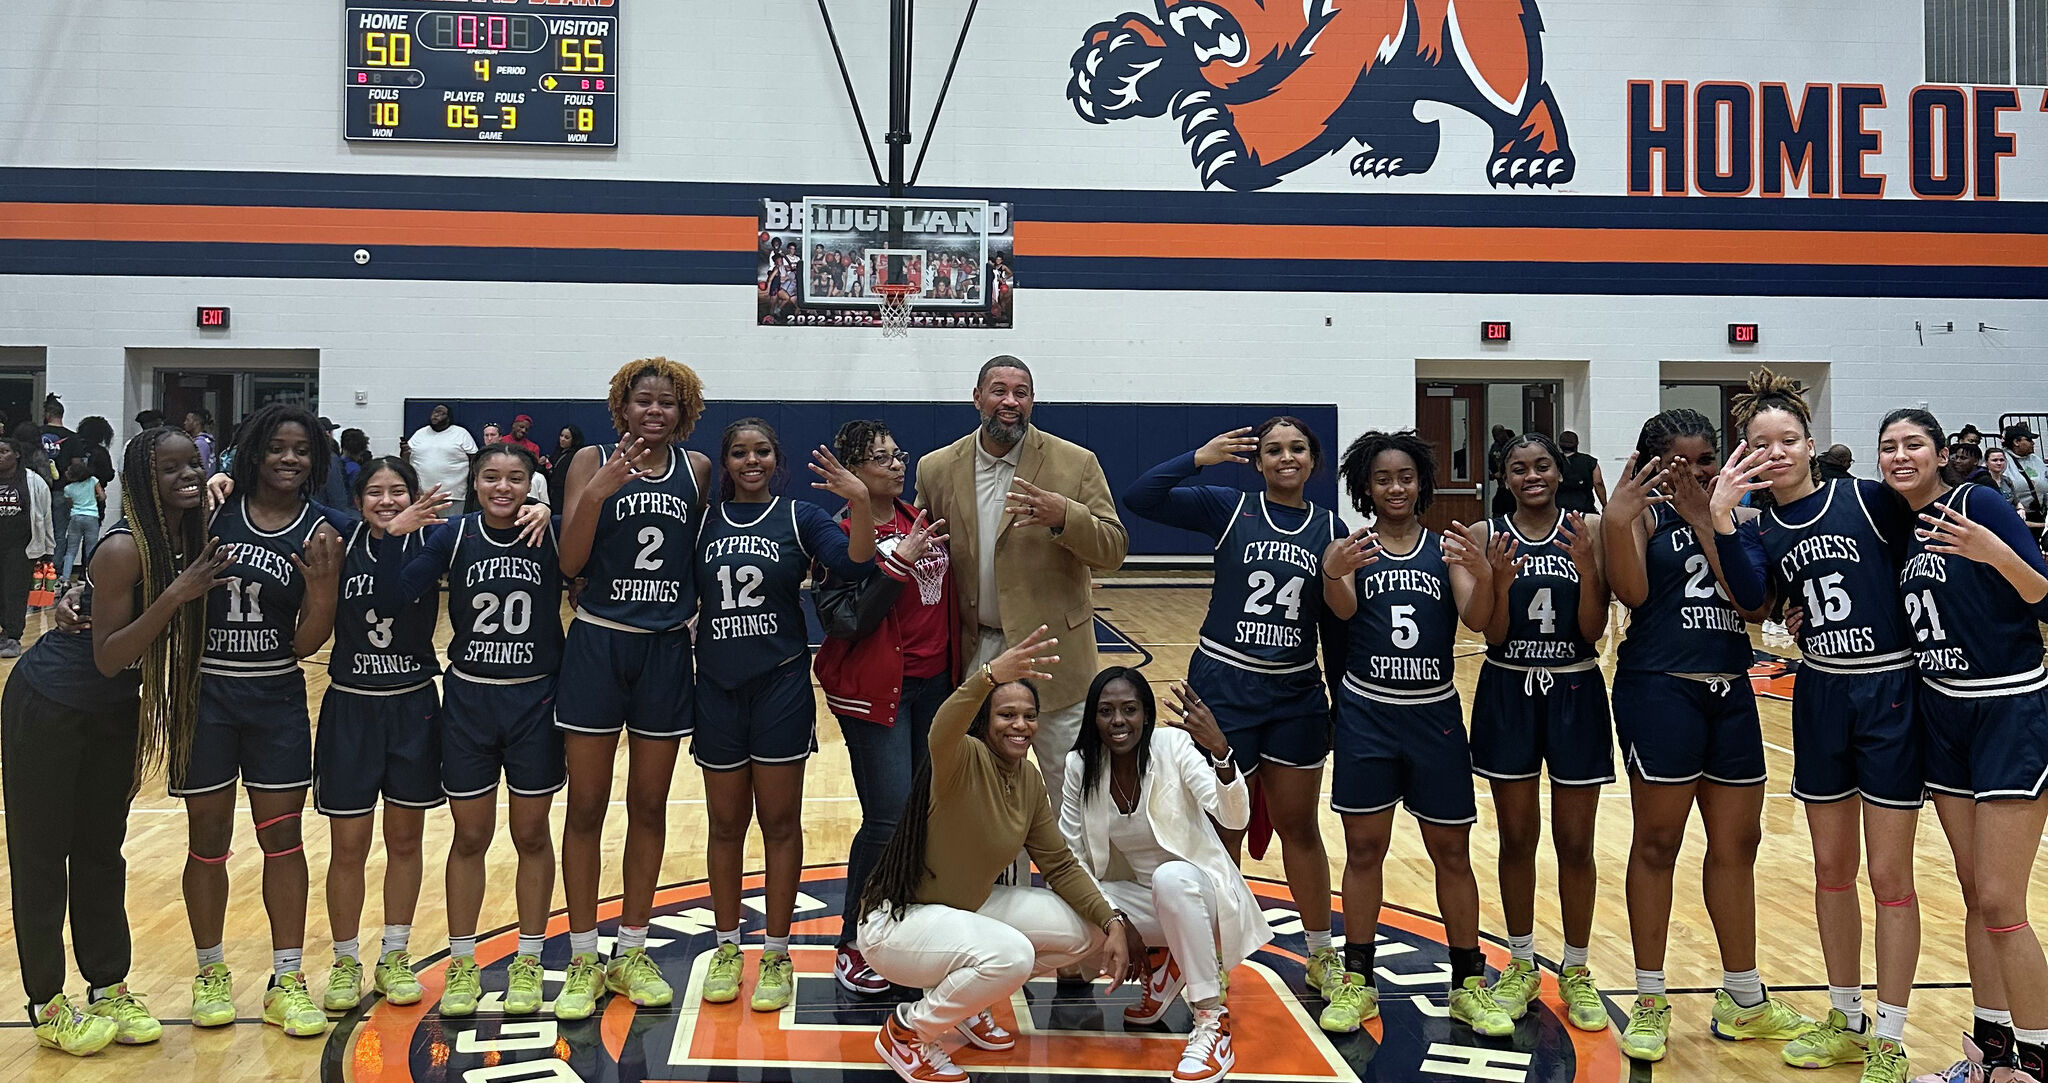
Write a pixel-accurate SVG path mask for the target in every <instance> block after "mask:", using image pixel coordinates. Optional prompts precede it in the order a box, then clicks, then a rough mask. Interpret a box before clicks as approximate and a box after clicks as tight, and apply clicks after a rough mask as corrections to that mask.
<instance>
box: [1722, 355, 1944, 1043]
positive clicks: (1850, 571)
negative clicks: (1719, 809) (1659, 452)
mask: <svg viewBox="0 0 2048 1083" xmlns="http://www.w3.org/2000/svg"><path fill="white" fill-rule="evenodd" d="M1812 419H1813V415H1812V413H1811V411H1810V410H1809V409H1808V407H1807V403H1806V398H1805V396H1804V394H1803V393H1802V390H1801V388H1800V387H1799V385H1798V384H1797V383H1796V382H1794V381H1792V380H1790V379H1787V378H1785V377H1782V376H1779V375H1777V374H1775V373H1773V372H1771V371H1770V370H1769V369H1763V370H1760V371H1758V372H1757V373H1755V374H1754V375H1752V376H1751V377H1750V379H1749V387H1748V390H1747V392H1746V393H1744V394H1743V395H1742V396H1740V397H1738V398H1737V399H1736V401H1735V423H1736V424H1738V425H1740V426H1742V429H1743V432H1744V434H1745V437H1746V439H1745V442H1744V444H1743V445H1742V446H1741V447H1738V448H1737V451H1738V455H1737V456H1736V457H1735V458H1736V461H1735V462H1732V463H1730V464H1729V465H1728V466H1727V467H1726V468H1725V469H1724V470H1722V472H1721V476H1720V478H1719V479H1718V481H1717V482H1716V483H1715V486H1714V494H1713V507H1712V516H1713V523H1714V531H1715V538H1714V545H1715V548H1716V549H1717V550H1718V551H1719V555H1720V558H1721V568H1722V571H1723V572H1724V573H1725V575H1726V583H1727V586H1728V589H1729V593H1730V595H1731V596H1732V597H1733V598H1734V600H1735V604H1736V606H1737V607H1738V608H1741V609H1743V610H1745V611H1746V612H1748V613H1751V614H1760V613H1764V612H1768V611H1769V609H1770V606H1771V601H1772V598H1773V597H1774V596H1775V597H1777V598H1785V599H1788V600H1789V601H1790V603H1791V604H1792V605H1793V606H1794V607H1795V608H1796V610H1797V612H1798V613H1799V614H1800V616H1801V618H1802V619H1801V622H1800V628H1799V648H1800V651H1801V653H1802V654H1803V655H1804V656H1805V664H1804V666H1803V667H1802V668H1801V669H1800V671H1799V680H1798V682H1797V683H1796V684H1795V685H1794V686H1793V690H1792V753H1793V761H1792V794H1793V796H1795V797H1797V798H1799V800H1800V802H1801V803H1802V804H1803V805H1804V807H1805V810H1806V826H1807V830H1808V832H1809V833H1810V834H1811V836H1812V842H1813V866H1814V870H1813V871H1814V893H1813V909H1814V923H1815V925H1816V927H1817V929H1818V932H1819V934H1820V946H1821V956H1822V958H1823V960H1824V961H1825V962H1826V965H1827V978H1828V1000H1829V1011H1828V1014H1827V1017H1826V1018H1825V1019H1824V1020H1822V1021H1820V1022H1818V1023H1814V1024H1812V1025H1810V1026H1808V1027H1806V1028H1805V1029H1804V1031H1803V1032H1802V1033H1800V1034H1798V1035H1797V1036H1795V1037H1794V1038H1793V1039H1792V1041H1791V1042H1789V1043H1787V1044H1786V1046H1785V1048H1784V1051H1783V1057H1784V1059H1785V1061H1786V1063H1788V1064H1791V1065H1793V1066H1795V1067H1800V1068H1825V1067H1828V1066H1830V1065H1835V1064H1844V1063H1849V1064H1854V1063H1858V1062H1861V1063H1862V1065H1863V1073H1864V1078H1866V1079H1871V1080H1886V1081H1890V1080H1895V1079H1901V1078H1903V1077H1904V1073H1905V1070H1906V1060H1905V1047H1904V1044H1903V1040H1904V1037H1905V1026H1906V1005H1907V997H1908V996H1909V995H1910V994H1911V992H1912V988H1913V974H1914V969H1915V967H1916V966H1917V965H1918V961H1919V958H1920V907H1919V903H1918V901H1917V895H1916V893H1915V891H1914V885H1913V864H1914V860H1913V843H1914V837H1915V835H1916V834H1917V833H1918V820H1919V809H1920V805H1921V803H1922V801H1923V794H1924V793H1925V787H1926V782H1927V772H1926V769H1925V767H1924V766H1923V753H1922V741H1923V738H1922V734H1921V728H1920V725H1919V724H1918V723H1917V722H1916V721H1915V718H1914V699H1915V697H1916V695H1925V694H1927V693H1926V692H1925V690H1924V689H1918V688H1916V684H1917V681H1916V679H1915V676H1914V672H1913V633H1912V630H1911V626H1910V625H1909V624H1908V623H1907V621H1906V613H1905V610H1904V607H1903V606H1902V605H1901V604H1900V600H1899V586H1898V574H1899V568H1900V566H1901V561H1902V560H1903V557H1904V549H1905V546H1906V543H1907V540H1908V536H1909V535H1910V534H1911V533H1912V529H1913V527H1912V522H1911V517H1910V512H1909V510H1908V509H1907V507H1906V505H1905V504H1904V502H1903V501H1901V500H1900V499H1899V498H1898V497H1897V495H1896V494H1894V493H1892V492H1890V491H1888V490H1887V489H1885V488H1884V487H1883V486H1881V485H1879V484H1878V483H1876V482H1872V481H1861V480H1857V479H1853V478H1843V479H1838V480H1835V481H1830V482H1826V483H1822V482H1820V481H1819V480H1818V472H1817V470H1816V464H1815V463H1814V454H1813V446H1814V444H1813V431H1812ZM1747 448H1754V449H1755V450H1753V451H1745V449H1747ZM1750 489H1754V490H1757V492H1758V496H1759V497H1768V501H1767V503H1768V506H1767V507H1765V508H1764V509H1763V511H1762V512H1761V513H1760V514H1759V515H1757V516H1756V517H1754V518H1752V519H1749V520H1747V521H1744V522H1741V523H1738V522H1737V521H1736V519H1735V509H1736V506H1737V503H1738V502H1739V501H1740V500H1741V499H1742V494H1743V492H1744V491H1745V490H1750ZM1765 490H1768V492H1766V491H1765ZM1866 849H1867V851H1868V853H1869V871H1870V888H1871V893H1872V895H1873V896H1875V898H1876V901H1877V1000H1878V1003H1877V1011H1876V1015H1877V1019H1876V1025H1875V1026H1874V1027H1873V1026H1871V1025H1870V1023H1869V1021H1868V1020H1867V1018H1866V1016H1865V1012H1864V1009H1863V972H1862V958H1863V947H1862V940H1863V920H1862V913H1861V907H1860V905H1859V901H1858V899H1857V894H1856V876H1857V872H1858V871H1859V867H1860V866H1861V865H1862V864H1863V854H1864V852H1865V851H1866ZM1717 1006H1718V1005H1717ZM1717 1025H1718V1024H1717Z"/></svg>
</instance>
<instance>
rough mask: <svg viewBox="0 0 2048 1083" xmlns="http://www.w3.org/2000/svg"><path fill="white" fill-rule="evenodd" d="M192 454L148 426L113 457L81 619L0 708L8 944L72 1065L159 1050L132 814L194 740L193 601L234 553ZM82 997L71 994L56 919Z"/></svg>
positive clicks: (43, 1034)
mask: <svg viewBox="0 0 2048 1083" xmlns="http://www.w3.org/2000/svg"><path fill="white" fill-rule="evenodd" d="M202 478H203V471H202V468H201V466H200V461H199V449H198V448H197V447H196V446H194V445H193V443H192V441H191V440H190V439H188V438H186V437H185V436H184V435H183V434H181V433H179V432H178V431H177V430H175V429H168V428H161V427H159V428H153V429H150V430H149V431H147V432H144V433H143V434H142V435H140V436H137V437H136V438H135V439H134V440H132V441H130V442H129V444H128V447H127V449H126V451H125V452H124V453H123V455H122V473H121V496H122V513H123V514H122V518H121V519H120V520H119V521H117V522H115V523H114V524H113V525H112V526H111V527H109V528H108V530H107V533H106V536H105V538H104V539H103V540H102V541H101V542H100V544H99V546H98V547H97V548H96V549H95V550H94V551H93V553H92V554H91V563H90V566H89V569H88V571H87V574H86V576H85V588H84V592H83V596H82V597H81V598H80V600H79V602H78V615H79V617H80V619H82V620H84V621H87V622H89V624H90V632H89V633H87V632H76V633H73V632H69V631H67V630H64V629H62V628H59V629H58V630H57V631H53V632H50V633H48V634H46V635H44V636H43V637H42V638H40V639H38V640H37V641H36V642H35V644H34V645H33V646H31V647H30V648H29V649H28V652H27V653H25V654H23V655H22V656H21V660H20V661H19V662H16V663H15V664H14V672H13V673H12V674H11V675H10V676H9V677H8V680H7V691H6V694H5V696H4V697H0V746H4V751H0V768H4V771H0V773H4V782H5V787H6V804H7V813H8V823H9V828H10V830H9V831H8V833H7V856H8V875H9V880H10V883H11V884H12V885H13V891H14V899H13V902H14V944H15V950H16V951H17V952H18V953H19V956H20V960H21V977H22V985H23V987H24V988H25V989H26V991H27V993H28V1009H29V1018H30V1022H31V1023H32V1025H33V1026H34V1027H35V1035H36V1041H37V1044H39V1045H42V1046H45V1047H47V1048H52V1049H58V1050H61V1051H63V1052H65V1053H70V1054H73V1055H75V1056H84V1055H87V1054H90V1053H95V1052H98V1051H99V1050H101V1049H103V1048H105V1047H106V1046H107V1045H108V1044H109V1043H112V1042H120V1043H122V1044H125V1045H134V1044H139V1043H144V1042H153V1041H155V1040H157V1038H158V1036H159V1035H161V1034H162V1032H163V1028H162V1026H161V1025H160V1024H159V1023H158V1022H157V1021H156V1019H155V1018H154V1017H153V1016H151V1015H150V1013H149V1011H148V1009H147V1008H145V1007H143V1005H142V1002H141V1000H140V999H138V998H137V997H135V996H134V995H133V994H132V993H130V992H129V990H128V984H127V980H128V970H129V965H130V962H131V957H132V956H131V952H132V948H131V942H130V938H129V932H128V910H127V906H126V905H125V899H126V895H127V863H126V862H125V861H124V860H123V858H122V856H121V843H122V838H123V836H124V835H125V834H126V832H127V827H128V805H129V802H130V801H131V800H132V799H133V798H134V796H135V793H136V789H137V787H138V785H139V783H140V780H141V778H142V777H143V776H144V775H145V774H147V773H148V772H150V771H151V770H154V769H156V768H159V767H161V766H163V764H164V762H165V761H166V759H168V758H169V757H170V755H171V754H172V752H173V750H174V749H181V748H182V747H183V745H184V742H185V741H186V740H187V739H189V737H190V733H191V723H192V718H193V714H194V712H195V710H196V709H197V703H198V687H199V665H198V662H199V645H200V637H201V635H202V633H203V630H204V627H203V625H204V620H205V607H204V605H203V604H202V599H204V598H205V597H206V593H207V591H208V590H210V589H212V588H213V587H214V586H215V585H216V584H218V583H219V582H221V580H220V579H219V578H218V577H219V575H220V573H221V571H222V569H223V568H225V567H226V565H227V563H228V556H229V554H228V553H226V552H225V551H223V550H222V549H221V547H220V546H219V544H218V543H216V542H209V541H205V540H204V535H203V533H202V531H203V530H204V524H203V520H202V516H201V511H200V508H201V505H202V503H203V502H204V500H205V493H204V490H203V489H202V488H201V484H200V483H201V481H202ZM67 904H68V905H69V907H70V913H71V918H72V922H71V943H72V947H73V951H74V953H75V954H76V956H77V958H78V968H79V970H80V971H81V972H82V974H83V976H84V978H85V980H86V984H87V987H88V994H87V1003H86V1004H83V1005H80V1004H77V1003H75V1002H73V1001H71V1000H69V999H67V998H66V997H65V995H64V916H65V908H66V906H67Z"/></svg>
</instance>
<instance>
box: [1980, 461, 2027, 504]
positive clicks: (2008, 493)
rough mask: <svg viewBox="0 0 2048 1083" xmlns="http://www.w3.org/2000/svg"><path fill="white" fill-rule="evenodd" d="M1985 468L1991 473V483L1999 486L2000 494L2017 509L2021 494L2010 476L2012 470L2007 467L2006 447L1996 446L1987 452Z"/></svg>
mask: <svg viewBox="0 0 2048 1083" xmlns="http://www.w3.org/2000/svg"><path fill="white" fill-rule="evenodd" d="M1984 469H1985V471H1986V472H1988V473H1989V474H1990V475H1991V481H1990V483H1989V484H1993V485H1996V486H1998V492H1999V495H2001V496H2003V497H2005V502H2006V503H2008V504H2011V505H2012V506H2013V508H2014V509H2015V510H2017V509H2018V508H2019V506H2020V494H2019V493H2018V492H2016V491H2014V489H2013V487H2012V478H2011V477H2010V476H2009V473H2010V472H2009V471H2008V469H2007V464H2006V459H2005V449H2004V448H2002V447H1995V448H1992V449H1991V450H1989V451H1987V452H1985V453H1984Z"/></svg>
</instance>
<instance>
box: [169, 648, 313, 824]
mask: <svg viewBox="0 0 2048 1083" xmlns="http://www.w3.org/2000/svg"><path fill="white" fill-rule="evenodd" d="M312 726H313V724H312V721H311V720H310V719H308V718H307V717H306V678H305V675H304V674H301V673H300V672H299V671H298V670H296V669H295V670H293V671H291V672H290V673H281V674H277V675H275V676H268V677H228V676H223V675H221V674H217V673H201V674H200V675H199V717H198V719H197V721H196V722H195V723H194V726H193V732H192V755H191V757H190V758H189V759H188V760H187V761H186V764H185V769H184V770H183V771H178V770H177V769H176V767H175V766H174V767H173V768H172V772H171V785H170V794H171V796H172V797H196V796H198V795H199V794H203V793H211V792H213V791H214V790H218V789H221V788H223V787H227V786H232V785H234V784H235V780H236V779H238V778H239V779H240V780H241V781H242V785H244V786H246V787H248V788H249V789H252V790H300V789H304V788H306V787H307V786H311V785H312V784H313V729H312Z"/></svg>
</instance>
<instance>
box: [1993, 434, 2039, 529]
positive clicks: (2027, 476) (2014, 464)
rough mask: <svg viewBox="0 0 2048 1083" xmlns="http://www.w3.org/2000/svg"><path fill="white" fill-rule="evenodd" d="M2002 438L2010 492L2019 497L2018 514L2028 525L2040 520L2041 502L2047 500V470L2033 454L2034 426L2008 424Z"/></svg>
mask: <svg viewBox="0 0 2048 1083" xmlns="http://www.w3.org/2000/svg"><path fill="white" fill-rule="evenodd" d="M2003 435H2004V437H2005V460H2006V463H2005V476H2006V477H2007V478H2009V479H2011V481H2012V487H2013V491H2014V492H2016V493H2018V494H2019V503H2018V504H2017V505H2015V506H2016V507H2018V508H2019V510H2020V514H2021V515H2022V516H2025V517H2026V519H2027V521H2028V522H2034V521H2037V520H2039V519H2040V518H2041V502H2042V498H2043V497H2048V467H2044V466H2043V465H2042V463H2041V456H2040V455H2038V454H2036V453H2035V451H2034V441H2035V440H2037V439H2039V437H2037V436H2035V435H2034V430H2033V427H2032V426H2030V425H2028V424H2027V423H2026V422H2024V421H2022V422H2020V423H2019V424H2017V425H2007V426H2006V427H2005V432H2004V434H2003Z"/></svg>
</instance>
